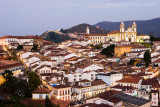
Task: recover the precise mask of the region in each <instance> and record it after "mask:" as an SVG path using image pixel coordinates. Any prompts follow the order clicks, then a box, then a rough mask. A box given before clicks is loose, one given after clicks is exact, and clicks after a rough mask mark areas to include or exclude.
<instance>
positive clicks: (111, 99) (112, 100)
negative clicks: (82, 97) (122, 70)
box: [86, 90, 123, 107]
mask: <svg viewBox="0 0 160 107" xmlns="http://www.w3.org/2000/svg"><path fill="white" fill-rule="evenodd" d="M118 93H120V91H115V90H111V91H107V92H104V93H101V94H99V95H97V96H95V97H92V98H89V99H86V104H92V105H93V104H96V105H100V104H103V106H102V107H110V106H111V107H122V105H123V103H122V101H121V100H120V99H119V98H117V97H116V96H115V95H116V94H118ZM95 107H96V106H95ZM99 107H101V106H99Z"/></svg>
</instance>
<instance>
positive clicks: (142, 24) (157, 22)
mask: <svg viewBox="0 0 160 107" xmlns="http://www.w3.org/2000/svg"><path fill="white" fill-rule="evenodd" d="M135 21H136V24H137V31H138V33H144V34H153V35H154V36H159V37H160V18H155V19H151V20H135ZM124 23H125V25H126V27H128V26H129V24H130V25H132V23H133V21H124ZM97 25H98V26H99V27H100V28H103V29H105V30H109V31H113V30H117V29H119V26H120V22H109V21H103V22H99V23H97V24H95V25H94V26H97Z"/></svg>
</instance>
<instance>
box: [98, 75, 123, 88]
mask: <svg viewBox="0 0 160 107" xmlns="http://www.w3.org/2000/svg"><path fill="white" fill-rule="evenodd" d="M122 78H123V74H122V73H119V72H110V73H107V74H98V75H97V79H102V80H103V81H104V82H105V83H107V85H108V86H114V85H116V82H115V81H118V80H121V79H122Z"/></svg>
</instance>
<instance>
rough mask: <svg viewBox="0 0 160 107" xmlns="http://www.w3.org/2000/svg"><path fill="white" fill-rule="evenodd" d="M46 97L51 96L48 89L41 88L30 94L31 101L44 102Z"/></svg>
mask: <svg viewBox="0 0 160 107" xmlns="http://www.w3.org/2000/svg"><path fill="white" fill-rule="evenodd" d="M46 96H48V98H51V96H52V91H51V90H50V89H47V88H44V87H41V88H39V89H37V90H34V91H33V92H32V99H33V100H45V98H46Z"/></svg>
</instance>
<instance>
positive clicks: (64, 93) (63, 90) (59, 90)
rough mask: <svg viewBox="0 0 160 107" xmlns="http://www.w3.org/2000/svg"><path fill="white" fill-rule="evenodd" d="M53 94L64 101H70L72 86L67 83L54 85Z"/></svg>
mask: <svg viewBox="0 0 160 107" xmlns="http://www.w3.org/2000/svg"><path fill="white" fill-rule="evenodd" d="M53 96H54V97H55V98H57V99H60V100H63V101H70V100H71V87H70V86H67V85H57V86H54V87H53Z"/></svg>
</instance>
